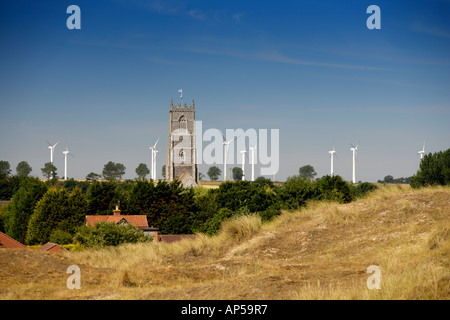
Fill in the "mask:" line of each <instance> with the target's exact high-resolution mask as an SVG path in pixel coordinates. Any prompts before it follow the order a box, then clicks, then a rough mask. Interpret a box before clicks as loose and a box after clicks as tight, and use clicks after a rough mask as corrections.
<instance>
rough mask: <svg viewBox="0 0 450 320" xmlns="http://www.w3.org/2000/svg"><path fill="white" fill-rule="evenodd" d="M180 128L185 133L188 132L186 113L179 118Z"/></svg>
mask: <svg viewBox="0 0 450 320" xmlns="http://www.w3.org/2000/svg"><path fill="white" fill-rule="evenodd" d="M178 128H180V129H181V131H183V130H184V131H185V133H187V120H186V117H185V116H184V115H182V116H181V117H180V119H178Z"/></svg>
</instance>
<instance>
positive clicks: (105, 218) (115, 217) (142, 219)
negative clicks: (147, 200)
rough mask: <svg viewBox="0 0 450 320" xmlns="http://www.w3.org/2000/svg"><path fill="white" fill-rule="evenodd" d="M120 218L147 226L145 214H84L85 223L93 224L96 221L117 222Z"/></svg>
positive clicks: (136, 225)
mask: <svg viewBox="0 0 450 320" xmlns="http://www.w3.org/2000/svg"><path fill="white" fill-rule="evenodd" d="M122 219H124V220H125V221H127V222H128V223H130V224H131V225H133V226H135V227H148V221H147V216H146V215H143V214H141V215H125V216H122V215H112V216H101V215H98V216H86V225H87V226H94V225H95V224H96V223H98V222H114V223H116V224H117V223H119V222H120V221H121V220H122Z"/></svg>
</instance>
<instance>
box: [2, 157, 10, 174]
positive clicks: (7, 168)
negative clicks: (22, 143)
mask: <svg viewBox="0 0 450 320" xmlns="http://www.w3.org/2000/svg"><path fill="white" fill-rule="evenodd" d="M10 173H11V165H10V164H9V162H8V161H4V160H0V174H2V175H4V176H6V177H7V176H9V175H10Z"/></svg>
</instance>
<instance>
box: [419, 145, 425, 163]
mask: <svg viewBox="0 0 450 320" xmlns="http://www.w3.org/2000/svg"><path fill="white" fill-rule="evenodd" d="M417 154H420V160H422V159H423V155H424V154H425V142H424V143H423V147H422V150H420V151H419V152H417Z"/></svg>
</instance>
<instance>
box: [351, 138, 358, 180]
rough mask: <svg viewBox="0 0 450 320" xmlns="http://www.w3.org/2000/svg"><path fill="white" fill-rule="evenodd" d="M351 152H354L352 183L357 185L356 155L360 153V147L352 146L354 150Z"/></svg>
mask: <svg viewBox="0 0 450 320" xmlns="http://www.w3.org/2000/svg"><path fill="white" fill-rule="evenodd" d="M350 150H352V151H353V174H352V182H353V183H356V153H357V152H358V145H356V147H355V146H354V145H353V144H352V148H350Z"/></svg>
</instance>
